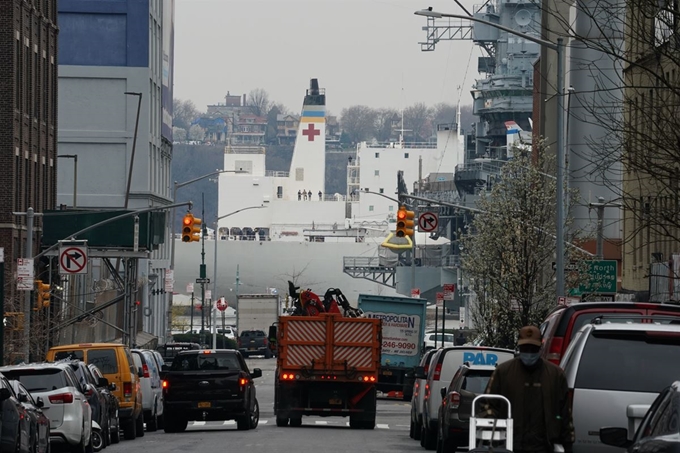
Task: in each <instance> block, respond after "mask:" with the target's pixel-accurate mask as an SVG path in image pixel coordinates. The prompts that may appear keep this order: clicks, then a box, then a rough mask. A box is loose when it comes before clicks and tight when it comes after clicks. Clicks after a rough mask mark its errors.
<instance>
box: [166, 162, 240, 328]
mask: <svg viewBox="0 0 680 453" xmlns="http://www.w3.org/2000/svg"><path fill="white" fill-rule="evenodd" d="M222 173H248V172H247V171H243V170H215V171H213V172H210V173H207V174H205V175H202V176H199V177H197V178H194V179H190V180H189V181H184V182H177V181H175V183H174V188H173V191H172V202H173V203H176V202H177V189H179V188H181V187H184V186H188V185H189V184H193V183H195V182H197V181H200V180H202V179H205V178H209V177H211V176H215V175H219V174H222ZM170 269H171V270H173V271H174V270H175V208H172V211H171V218H170ZM171 310H172V293H170V295H169V298H168V313H167V318H168V327H167V329H168V333H169V332H170V331H171V329H172V326H171V323H172V314H171Z"/></svg>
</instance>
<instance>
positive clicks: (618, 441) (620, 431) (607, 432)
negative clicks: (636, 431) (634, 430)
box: [600, 428, 633, 448]
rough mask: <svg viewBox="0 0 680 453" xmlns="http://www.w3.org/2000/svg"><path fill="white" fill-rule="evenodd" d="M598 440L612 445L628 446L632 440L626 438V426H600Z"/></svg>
mask: <svg viewBox="0 0 680 453" xmlns="http://www.w3.org/2000/svg"><path fill="white" fill-rule="evenodd" d="M600 441H601V442H602V443H603V444H605V445H611V446H612V447H620V448H628V447H630V446H631V445H632V444H633V441H631V440H628V430H627V429H626V428H600Z"/></svg>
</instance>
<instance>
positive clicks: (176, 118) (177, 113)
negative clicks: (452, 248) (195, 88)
mask: <svg viewBox="0 0 680 453" xmlns="http://www.w3.org/2000/svg"><path fill="white" fill-rule="evenodd" d="M172 102H173V113H172V125H173V126H176V127H179V128H182V129H184V130H187V131H188V130H189V128H190V127H191V123H193V122H194V120H196V119H197V118H198V117H199V116H200V115H201V113H200V112H199V111H198V109H197V108H196V105H194V103H193V101H191V100H186V101H183V100H181V99H173V101H172Z"/></svg>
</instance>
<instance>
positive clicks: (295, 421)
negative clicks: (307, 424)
mask: <svg viewBox="0 0 680 453" xmlns="http://www.w3.org/2000/svg"><path fill="white" fill-rule="evenodd" d="M290 426H292V427H293V428H299V427H300V426H302V417H295V418H293V417H291V418H290Z"/></svg>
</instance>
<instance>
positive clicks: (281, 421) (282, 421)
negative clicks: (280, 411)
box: [276, 417, 288, 428]
mask: <svg viewBox="0 0 680 453" xmlns="http://www.w3.org/2000/svg"><path fill="white" fill-rule="evenodd" d="M276 426H278V427H279V428H282V427H284V426H288V419H287V418H285V417H276Z"/></svg>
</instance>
